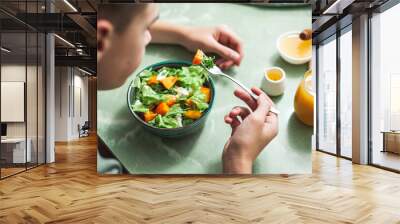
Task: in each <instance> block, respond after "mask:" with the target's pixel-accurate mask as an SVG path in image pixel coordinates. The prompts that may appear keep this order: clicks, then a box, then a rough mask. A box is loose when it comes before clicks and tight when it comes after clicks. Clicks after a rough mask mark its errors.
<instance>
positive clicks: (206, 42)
mask: <svg viewBox="0 0 400 224" xmlns="http://www.w3.org/2000/svg"><path fill="white" fill-rule="evenodd" d="M182 41H183V42H182V45H183V46H184V47H185V48H186V49H188V50H189V51H192V52H195V51H196V50H197V49H202V50H203V51H204V52H206V53H209V52H212V53H216V54H218V55H219V56H221V59H219V60H217V61H216V64H217V65H218V66H219V67H220V68H221V69H227V68H229V67H231V66H233V65H240V62H241V61H242V58H243V49H242V41H241V40H240V39H239V37H238V36H237V35H236V34H235V33H234V32H232V31H231V30H230V29H229V28H228V27H227V26H224V25H222V26H218V27H186V31H185V32H184V37H183V40H182Z"/></svg>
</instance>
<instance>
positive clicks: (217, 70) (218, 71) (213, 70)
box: [203, 65, 279, 115]
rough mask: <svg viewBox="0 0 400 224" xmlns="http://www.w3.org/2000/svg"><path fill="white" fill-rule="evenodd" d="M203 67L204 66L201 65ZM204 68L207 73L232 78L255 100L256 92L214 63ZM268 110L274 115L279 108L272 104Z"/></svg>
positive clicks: (277, 112) (256, 97)
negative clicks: (210, 66)
mask: <svg viewBox="0 0 400 224" xmlns="http://www.w3.org/2000/svg"><path fill="white" fill-rule="evenodd" d="M203 67H204V66H203ZM204 68H205V69H206V70H207V71H208V73H210V74H211V75H215V76H223V77H225V78H228V79H230V80H232V81H233V82H234V83H236V84H237V85H238V86H240V87H241V88H242V89H244V90H245V91H246V92H247V93H249V94H250V96H251V97H252V98H253V99H254V100H256V101H257V99H258V96H257V95H256V94H254V93H253V92H252V91H251V90H250V89H249V88H247V87H246V86H245V85H243V84H242V83H241V82H240V81H239V80H237V79H235V78H232V77H231V76H229V75H227V74H225V73H223V72H222V71H221V69H220V68H219V67H218V66H216V65H214V66H213V67H212V68H209V69H208V68H206V67H204ZM270 111H271V112H272V113H274V114H276V115H278V114H279V110H277V109H276V108H275V107H274V106H272V107H271V109H270Z"/></svg>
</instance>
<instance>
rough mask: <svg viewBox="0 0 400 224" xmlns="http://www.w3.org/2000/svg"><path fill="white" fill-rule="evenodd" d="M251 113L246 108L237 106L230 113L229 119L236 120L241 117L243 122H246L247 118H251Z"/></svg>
mask: <svg viewBox="0 0 400 224" xmlns="http://www.w3.org/2000/svg"><path fill="white" fill-rule="evenodd" d="M250 113H251V112H250V110H249V109H247V108H246V107H240V106H236V107H234V108H233V109H232V110H231V112H230V113H229V117H231V118H234V117H237V116H240V117H241V118H242V120H244V119H245V118H246V117H247V116H249V114H250Z"/></svg>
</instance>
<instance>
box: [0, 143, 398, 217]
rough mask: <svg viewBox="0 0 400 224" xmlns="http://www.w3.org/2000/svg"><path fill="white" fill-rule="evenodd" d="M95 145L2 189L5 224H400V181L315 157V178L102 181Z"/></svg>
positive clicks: (70, 149) (63, 154)
mask: <svg viewBox="0 0 400 224" xmlns="http://www.w3.org/2000/svg"><path fill="white" fill-rule="evenodd" d="M95 148H96V142H95V138H94V137H90V138H86V139H84V140H81V141H76V142H71V143H69V144H58V145H57V150H56V156H57V162H56V163H55V164H51V165H46V166H41V167H39V168H36V169H33V170H30V171H28V172H26V173H22V174H19V175H17V176H14V177H10V178H8V179H5V180H2V181H0V223H12V224H13V223H374V224H375V223H400V175H399V174H395V173H391V172H387V171H384V170H380V169H377V168H374V167H369V166H359V165H352V164H351V162H349V161H347V160H343V159H337V158H335V157H333V156H330V155H326V154H323V153H319V152H314V153H313V160H314V163H313V174H312V175H290V176H285V175H273V176H259V177H246V176H244V177H243V176H242V177H216V176H211V177H205V176H187V177H179V176H174V177H171V176H168V177H165V176H161V177H160V176H158V177H154V176H151V177H150V176H148V177H146V176H140V177H137V176H136V177H132V176H98V175H97V173H96V149H95Z"/></svg>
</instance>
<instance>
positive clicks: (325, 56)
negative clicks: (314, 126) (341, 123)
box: [317, 36, 336, 153]
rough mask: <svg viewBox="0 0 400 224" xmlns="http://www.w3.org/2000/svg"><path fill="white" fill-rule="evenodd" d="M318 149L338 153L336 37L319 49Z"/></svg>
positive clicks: (321, 45)
mask: <svg viewBox="0 0 400 224" xmlns="http://www.w3.org/2000/svg"><path fill="white" fill-rule="evenodd" d="M317 75H318V95H317V96H318V121H317V122H318V149H319V150H322V151H326V152H329V153H336V36H333V37H332V38H329V39H328V40H327V41H326V42H325V43H322V44H320V45H319V47H318V74H317Z"/></svg>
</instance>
